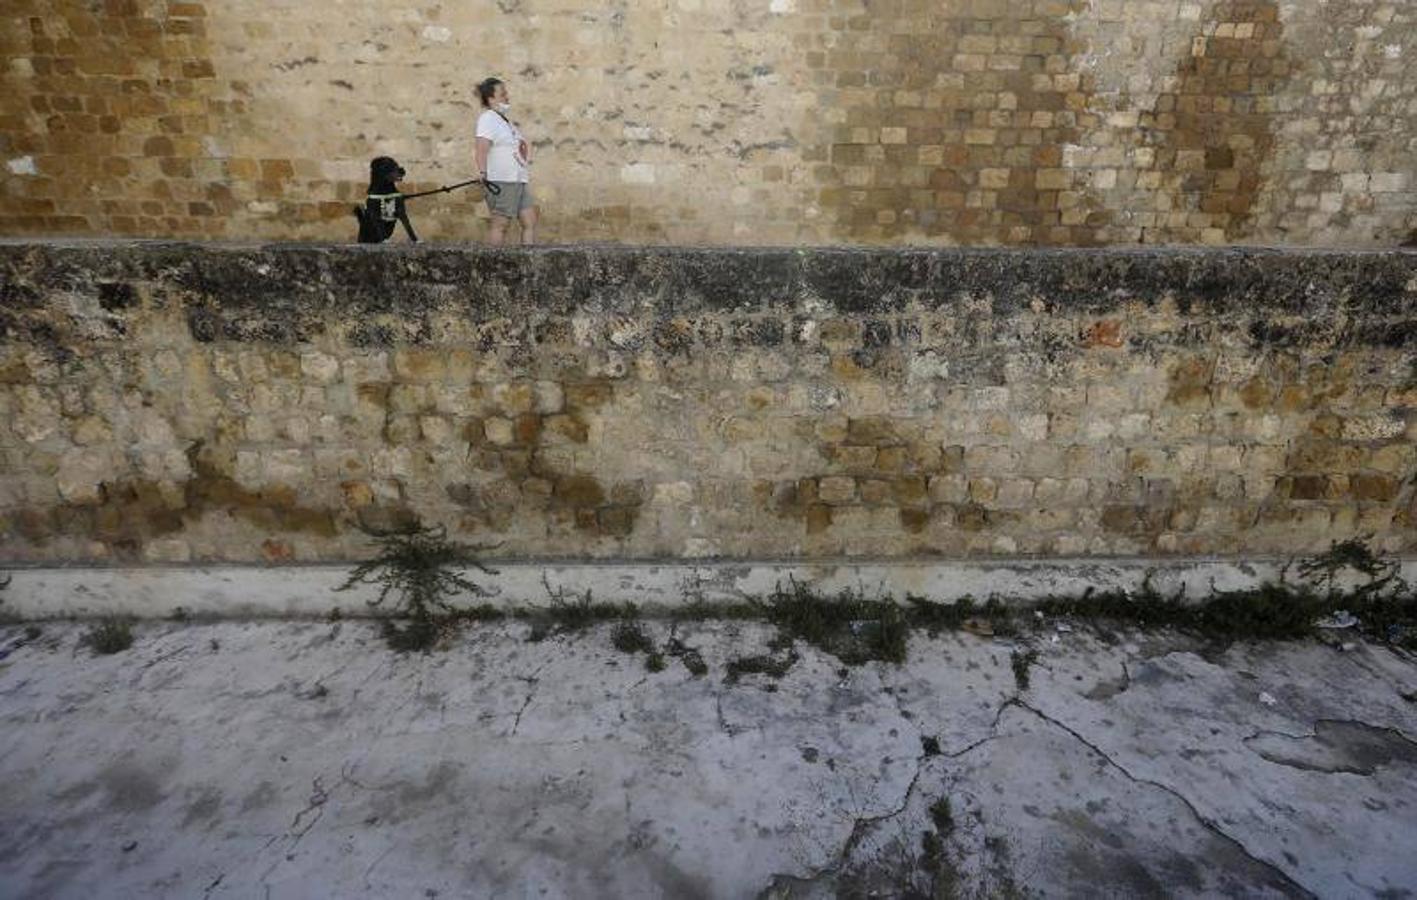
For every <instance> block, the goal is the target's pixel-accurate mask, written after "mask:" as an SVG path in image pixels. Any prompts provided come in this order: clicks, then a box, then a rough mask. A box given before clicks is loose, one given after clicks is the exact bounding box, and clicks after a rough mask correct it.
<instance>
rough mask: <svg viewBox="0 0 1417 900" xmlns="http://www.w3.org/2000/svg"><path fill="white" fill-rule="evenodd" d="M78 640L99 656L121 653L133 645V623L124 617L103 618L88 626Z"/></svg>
mask: <svg viewBox="0 0 1417 900" xmlns="http://www.w3.org/2000/svg"><path fill="white" fill-rule="evenodd" d="M79 642H80V643H81V644H83V645H84V646H86V647H88V648H89V649H90V650H92V651H93V652H94V653H96V654H99V655H100V656H109V655H111V654H114V653H122V652H123V651H124V650H127V649H128V648H129V647H131V646H133V624H132V623H131V622H129V621H128V620H126V619H118V618H108V619H104V620H102V621H101V622H98V623H96V624H94V625H93V626H92V627H91V628H89V630H88V631H87V632H85V633H84V636H83V637H81V638H80V639H79Z"/></svg>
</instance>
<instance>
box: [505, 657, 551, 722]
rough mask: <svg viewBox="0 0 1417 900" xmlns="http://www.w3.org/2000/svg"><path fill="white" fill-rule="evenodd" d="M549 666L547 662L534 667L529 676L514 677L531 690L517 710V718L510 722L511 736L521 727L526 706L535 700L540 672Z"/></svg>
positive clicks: (539, 681)
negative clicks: (534, 669) (523, 682)
mask: <svg viewBox="0 0 1417 900" xmlns="http://www.w3.org/2000/svg"><path fill="white" fill-rule="evenodd" d="M549 665H551V663H550V662H549V661H548V662H544V663H542V664H541V665H539V666H537V667H536V671H534V672H532V673H531V674H530V675H518V676H516V679H517V680H518V681H525V682H526V683H527V685H528V686H530V688H531V689H530V690H528V691H527V693H526V699H525V700H523V701H522V708H521V709H519V710H517V717H516V719H515V720H514V721H513V722H512V731H511V734H516V733H517V729H518V728H520V727H521V726H522V714H523V713H525V712H526V708H527V707H528V706H531V701H532V700H535V699H536V688H537V685H539V684H540V683H541V677H540V676H541V672H542V670H543V669H545V668H546V667H547V666H549Z"/></svg>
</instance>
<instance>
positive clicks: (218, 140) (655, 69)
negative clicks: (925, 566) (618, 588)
mask: <svg viewBox="0 0 1417 900" xmlns="http://www.w3.org/2000/svg"><path fill="white" fill-rule="evenodd" d="M1414 33H1417V6H1414V5H1413V4H1412V3H1409V2H1400V0H1326V2H1322V3H1319V2H1308V0H1305V2H1292V0H1283V2H1281V0H930V2H917V0H873V2H870V3H865V2H862V0H854V2H851V0H757V2H752V3H746V2H732V3H730V2H728V0H674V2H654V3H644V2H637V3H628V4H627V3H624V2H612V3H609V4H604V3H602V4H584V3H564V2H558V0H496V2H491V0H469V2H458V3H433V4H428V3H413V2H409V0H385V2H381V3H378V4H348V3H346V4H341V5H340V6H339V8H338V10H334V9H333V8H332V7H331V6H330V5H329V4H320V3H288V2H287V3H272V2H270V0H223V2H221V3H211V2H177V0H4V2H3V3H0V56H3V58H4V59H5V60H6V63H5V67H4V69H3V71H0V159H3V161H4V163H5V167H4V168H3V169H0V179H3V180H0V199H3V204H0V234H12V235H17V234H47V235H90V234H99V235H112V234H119V235H149V236H169V237H178V236H180V237H226V238H237V239H242V238H249V237H256V238H280V239H290V238H296V239H316V240H347V239H350V238H352V236H353V233H354V228H353V218H352V216H351V215H350V207H351V204H352V203H353V202H354V201H356V200H357V199H359V198H360V197H362V195H363V191H364V188H365V184H366V181H367V171H368V169H367V166H368V160H369V159H370V158H371V157H373V156H375V155H379V154H391V155H394V156H396V157H398V158H399V159H400V161H402V162H403V163H404V165H405V167H406V168H407V169H408V170H409V172H410V173H411V174H412V176H413V181H412V182H411V185H410V186H411V187H413V188H428V187H435V186H437V185H439V184H445V183H449V182H452V181H455V180H460V179H462V178H465V177H468V175H469V173H470V172H471V169H472V167H471V154H472V146H473V140H472V123H473V119H474V117H475V115H476V112H477V108H478V107H477V101H476V97H475V93H474V91H473V89H472V85H473V84H474V83H475V82H476V81H478V80H479V79H480V78H481V77H483V76H484V75H488V74H494V73H495V74H499V75H501V76H503V77H505V78H507V79H508V80H509V82H510V84H511V87H512V91H513V95H514V101H515V109H516V115H515V117H516V118H518V119H519V120H520V121H521V123H522V124H523V125H524V127H525V129H526V131H527V133H528V135H529V137H530V138H531V139H532V140H533V142H534V143H535V145H536V150H537V162H536V165H535V171H534V179H535V189H536V193H537V195H538V197H539V198H540V199H541V201H542V204H543V209H544V212H545V226H544V233H545V235H546V236H547V237H548V238H550V239H553V240H560V241H583V240H614V241H622V242H631V243H680V244H685V243H711V244H745V243H753V244H794V243H797V244H800V243H806V244H832V243H870V244H938V245H952V244H970V245H977V244H985V245H1096V244H1109V245H1110V244H1128V245H1131V244H1138V243H1142V244H1155V243H1181V244H1195V243H1207V244H1279V245H1300V246H1323V245H1346V246H1391V245H1394V244H1397V243H1400V242H1402V241H1404V240H1407V239H1409V238H1410V237H1412V236H1417V181H1415V180H1414V179H1417V174H1415V173H1414V162H1413V161H1414V160H1417V48H1414V47H1413V46H1412V42H1413V35H1414ZM417 203H418V206H417V208H416V209H415V217H416V224H417V225H418V226H419V228H420V231H421V233H422V235H423V236H424V237H425V238H434V239H445V240H468V239H475V238H478V237H480V236H481V235H482V234H483V233H484V223H483V222H482V221H481V220H482V219H483V218H484V217H485V212H484V211H483V209H482V206H481V204H480V203H478V202H476V198H475V197H474V196H473V195H471V194H469V193H461V194H452V195H442V196H441V197H438V198H429V199H426V200H420V201H417Z"/></svg>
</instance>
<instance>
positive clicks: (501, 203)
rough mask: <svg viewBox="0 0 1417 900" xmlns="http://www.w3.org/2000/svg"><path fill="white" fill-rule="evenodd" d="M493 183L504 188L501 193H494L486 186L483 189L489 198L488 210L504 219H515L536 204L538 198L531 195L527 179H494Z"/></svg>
mask: <svg viewBox="0 0 1417 900" xmlns="http://www.w3.org/2000/svg"><path fill="white" fill-rule="evenodd" d="M492 183H493V184H495V185H497V187H499V188H501V189H502V192H501V193H500V194H494V193H492V192H491V191H489V190H487V189H486V188H484V189H483V191H482V193H483V195H484V196H486V198H487V210H488V211H489V212H491V213H492V215H494V216H501V217H502V218H504V219H515V218H517V217H519V216H520V215H521V214H522V213H524V212H526V211H527V210H529V209H531V208H532V207H533V206H535V205H536V200H535V199H533V198H532V196H531V185H529V184H527V183H526V182H525V181H494V182H492Z"/></svg>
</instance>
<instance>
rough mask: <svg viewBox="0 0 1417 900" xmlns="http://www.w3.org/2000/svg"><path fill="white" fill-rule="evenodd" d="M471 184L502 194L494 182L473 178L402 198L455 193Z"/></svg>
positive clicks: (410, 198)
mask: <svg viewBox="0 0 1417 900" xmlns="http://www.w3.org/2000/svg"><path fill="white" fill-rule="evenodd" d="M473 184H480V185H482V186H483V187H485V188H487V190H488V192H489V193H492V194H500V193H502V189H501V188H500V187H498V186H497V185H496V184H495V183H494V182H491V181H484V180H483V179H481V178H473V179H471V180H468V181H459V182H458V183H457V184H450V185H447V186H445V187H440V188H435V189H434V190H431V191H419V192H418V193H416V194H404V195H403V198H404V199H405V200H412V199H413V198H415V197H427V196H429V195H431V194H446V193H447V192H448V191H455V190H457V189H458V188H465V187H467V186H469V185H473ZM369 196H371V197H373V196H374V195H373V194H370V195H369Z"/></svg>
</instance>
